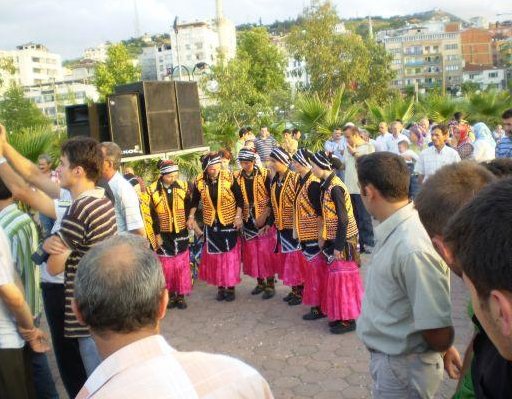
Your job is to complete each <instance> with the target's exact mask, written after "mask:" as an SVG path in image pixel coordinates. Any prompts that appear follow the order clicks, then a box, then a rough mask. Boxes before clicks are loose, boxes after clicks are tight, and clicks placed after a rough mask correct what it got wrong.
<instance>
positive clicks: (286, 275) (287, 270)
mask: <svg viewBox="0 0 512 399" xmlns="http://www.w3.org/2000/svg"><path fill="white" fill-rule="evenodd" d="M278 255H279V259H278V262H276V264H277V266H278V269H277V274H278V276H279V278H280V279H281V280H283V284H284V285H287V286H288V287H295V286H298V285H302V284H304V276H303V275H304V270H305V266H306V259H305V258H304V255H302V252H301V251H300V250H297V251H293V252H288V253H285V254H283V253H281V252H279V253H278Z"/></svg>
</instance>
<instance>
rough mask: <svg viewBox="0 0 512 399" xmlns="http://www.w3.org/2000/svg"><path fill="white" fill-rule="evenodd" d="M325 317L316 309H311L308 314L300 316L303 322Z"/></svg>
mask: <svg viewBox="0 0 512 399" xmlns="http://www.w3.org/2000/svg"><path fill="white" fill-rule="evenodd" d="M324 317H325V315H324V314H323V313H322V311H321V310H320V309H318V308H311V310H310V311H309V313H306V314H305V315H304V316H302V319H303V320H318V319H322V318H324Z"/></svg>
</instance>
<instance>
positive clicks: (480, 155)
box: [473, 122, 496, 162]
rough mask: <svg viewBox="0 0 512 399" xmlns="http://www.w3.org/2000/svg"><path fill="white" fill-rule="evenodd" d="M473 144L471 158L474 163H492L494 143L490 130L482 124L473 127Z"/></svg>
mask: <svg viewBox="0 0 512 399" xmlns="http://www.w3.org/2000/svg"><path fill="white" fill-rule="evenodd" d="M473 131H474V132H475V142H474V143H473V148H474V153H473V156H474V158H475V161H476V162H487V161H492V160H493V159H494V158H495V148H496V142H495V141H494V139H493V137H492V133H491V130H490V129H489V128H488V127H487V125H486V124H485V123H483V122H479V123H477V124H476V125H475V126H473Z"/></svg>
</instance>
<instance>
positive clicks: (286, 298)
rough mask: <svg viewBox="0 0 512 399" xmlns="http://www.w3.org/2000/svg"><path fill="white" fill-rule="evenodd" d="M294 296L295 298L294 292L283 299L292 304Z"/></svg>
mask: <svg viewBox="0 0 512 399" xmlns="http://www.w3.org/2000/svg"><path fill="white" fill-rule="evenodd" d="M294 296H295V294H294V293H293V291H291V292H289V293H288V295H286V296H285V297H284V298H283V301H285V302H290V301H291V300H292V298H293V297H294Z"/></svg>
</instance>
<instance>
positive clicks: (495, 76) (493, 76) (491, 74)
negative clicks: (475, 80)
mask: <svg viewBox="0 0 512 399" xmlns="http://www.w3.org/2000/svg"><path fill="white" fill-rule="evenodd" d="M497 77H498V72H489V78H497Z"/></svg>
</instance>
